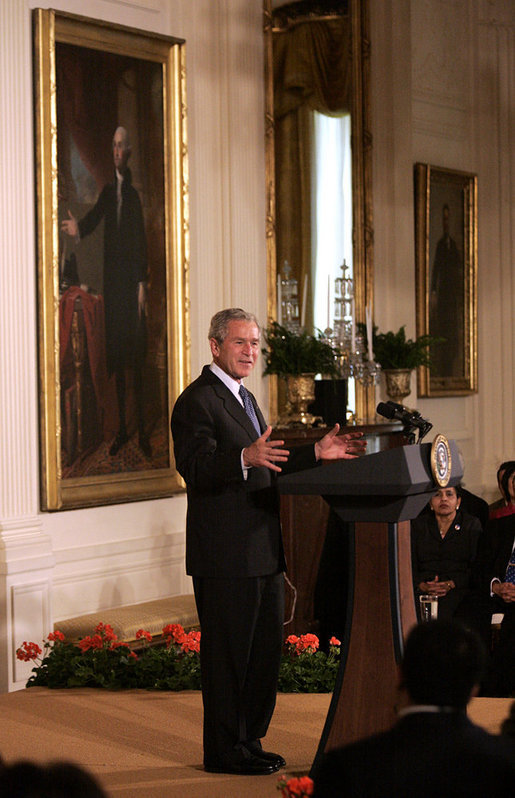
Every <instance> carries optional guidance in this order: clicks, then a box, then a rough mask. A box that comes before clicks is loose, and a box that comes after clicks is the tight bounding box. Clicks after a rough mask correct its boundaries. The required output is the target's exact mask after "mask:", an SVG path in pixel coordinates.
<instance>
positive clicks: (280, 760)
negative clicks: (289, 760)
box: [252, 751, 286, 769]
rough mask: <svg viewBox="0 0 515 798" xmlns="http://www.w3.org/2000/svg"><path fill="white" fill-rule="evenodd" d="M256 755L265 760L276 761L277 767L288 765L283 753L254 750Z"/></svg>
mask: <svg viewBox="0 0 515 798" xmlns="http://www.w3.org/2000/svg"><path fill="white" fill-rule="evenodd" d="M252 753H253V754H254V756H257V757H259V759H262V760H263V761H264V762H275V764H276V765H277V769H279V768H284V767H286V760H285V759H284V757H282V756H281V754H273V753H272V752H271V751H259V753H258V752H257V751H253V752H252Z"/></svg>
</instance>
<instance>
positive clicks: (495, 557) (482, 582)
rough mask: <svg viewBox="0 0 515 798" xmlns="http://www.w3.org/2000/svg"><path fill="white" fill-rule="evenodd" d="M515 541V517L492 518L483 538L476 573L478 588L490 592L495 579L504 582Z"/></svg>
mask: <svg viewBox="0 0 515 798" xmlns="http://www.w3.org/2000/svg"><path fill="white" fill-rule="evenodd" d="M514 539H515V515H506V516H503V517H501V518H491V519H490V520H489V521H488V523H487V525H486V529H485V534H484V535H483V536H482V538H481V541H480V545H479V551H478V559H477V566H476V573H475V582H476V586H477V587H478V588H480V589H482V590H484V591H489V589H490V582H491V581H492V579H494V577H497V579H500V580H501V582H504V579H505V576H506V567H507V565H508V562H509V560H510V556H511V551H512V548H513V541H514Z"/></svg>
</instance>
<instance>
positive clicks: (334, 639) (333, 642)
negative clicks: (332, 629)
mask: <svg viewBox="0 0 515 798" xmlns="http://www.w3.org/2000/svg"><path fill="white" fill-rule="evenodd" d="M341 644H342V643H341V640H338V638H337V637H334V635H333V637H331V639H330V640H329V645H330V646H341Z"/></svg>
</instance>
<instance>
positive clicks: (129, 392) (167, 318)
mask: <svg viewBox="0 0 515 798" xmlns="http://www.w3.org/2000/svg"><path fill="white" fill-rule="evenodd" d="M33 37H34V38H33V41H34V86H35V100H34V101H35V115H34V118H35V148H36V153H35V156H36V189H37V209H36V211H37V213H36V215H37V268H38V314H39V319H38V333H39V397H40V452H41V480H40V481H41V505H42V509H44V510H61V509H69V508H75V507H87V506H94V505H100V504H110V503H115V502H126V501H134V500H139V499H149V498H154V497H162V496H168V495H170V494H172V493H174V492H176V491H178V490H182V488H183V485H182V481H181V480H180V477H179V476H178V474H177V472H176V469H175V465H174V460H173V449H172V440H171V433H170V425H169V419H170V412H171V408H172V406H173V403H174V401H175V399H176V397H177V396H178V394H179V393H180V392H181V391H182V390H183V388H184V386H185V385H186V384H187V382H188V378H189V366H188V361H189V345H188V341H189V336H188V323H189V319H188V310H187V308H188V259H189V239H188V221H189V220H188V172H187V132H186V117H187V114H186V86H185V83H186V81H185V43H184V41H183V40H182V39H176V38H173V37H167V36H161V35H159V34H152V33H145V32H142V31H140V30H135V29H131V28H128V27H124V26H119V25H112V24H109V23H105V22H100V21H96V20H92V19H88V18H86V17H81V16H76V15H72V14H67V13H61V12H58V11H54V10H48V9H35V10H34V11H33Z"/></svg>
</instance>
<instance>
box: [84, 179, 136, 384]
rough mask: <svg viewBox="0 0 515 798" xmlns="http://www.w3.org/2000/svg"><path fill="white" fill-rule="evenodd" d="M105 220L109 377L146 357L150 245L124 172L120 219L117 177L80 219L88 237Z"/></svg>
mask: <svg viewBox="0 0 515 798" xmlns="http://www.w3.org/2000/svg"><path fill="white" fill-rule="evenodd" d="M102 219H103V220H104V271H103V282H104V289H103V292H104V303H105V327H106V355H107V367H108V370H109V373H112V372H113V371H114V370H115V369H116V368H117V367H121V366H123V365H132V364H133V363H134V362H137V363H138V362H139V364H141V362H142V359H143V357H144V354H145V345H146V341H145V338H146V331H145V323H144V318H143V319H140V318H139V313H138V283H140V282H143V281H144V280H146V279H147V244H146V237H145V225H144V221H143V211H142V208H141V202H140V198H139V195H138V192H137V191H136V189H135V188H134V186H133V185H132V176H131V170H130V169H126V171H125V175H124V179H123V183H122V209H121V217H120V223H119V224H118V220H117V198H116V177H115V180H114V183H108V184H107V185H105V186H104V188H103V189H102V191H101V192H100V195H99V197H98V199H97V201H96V203H95V205H94V206H93V208H92V209H91V210H90V211H89V212H88V213H87V214H86V215H85V216H84V217H83V218H82V219H81V220H80V222H79V233H80V237H81V238H84V237H85V236H87V235H89V234H90V233H92V232H93V230H95V228H96V227H97V226H98V225H99V224H100V222H101V221H102Z"/></svg>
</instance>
